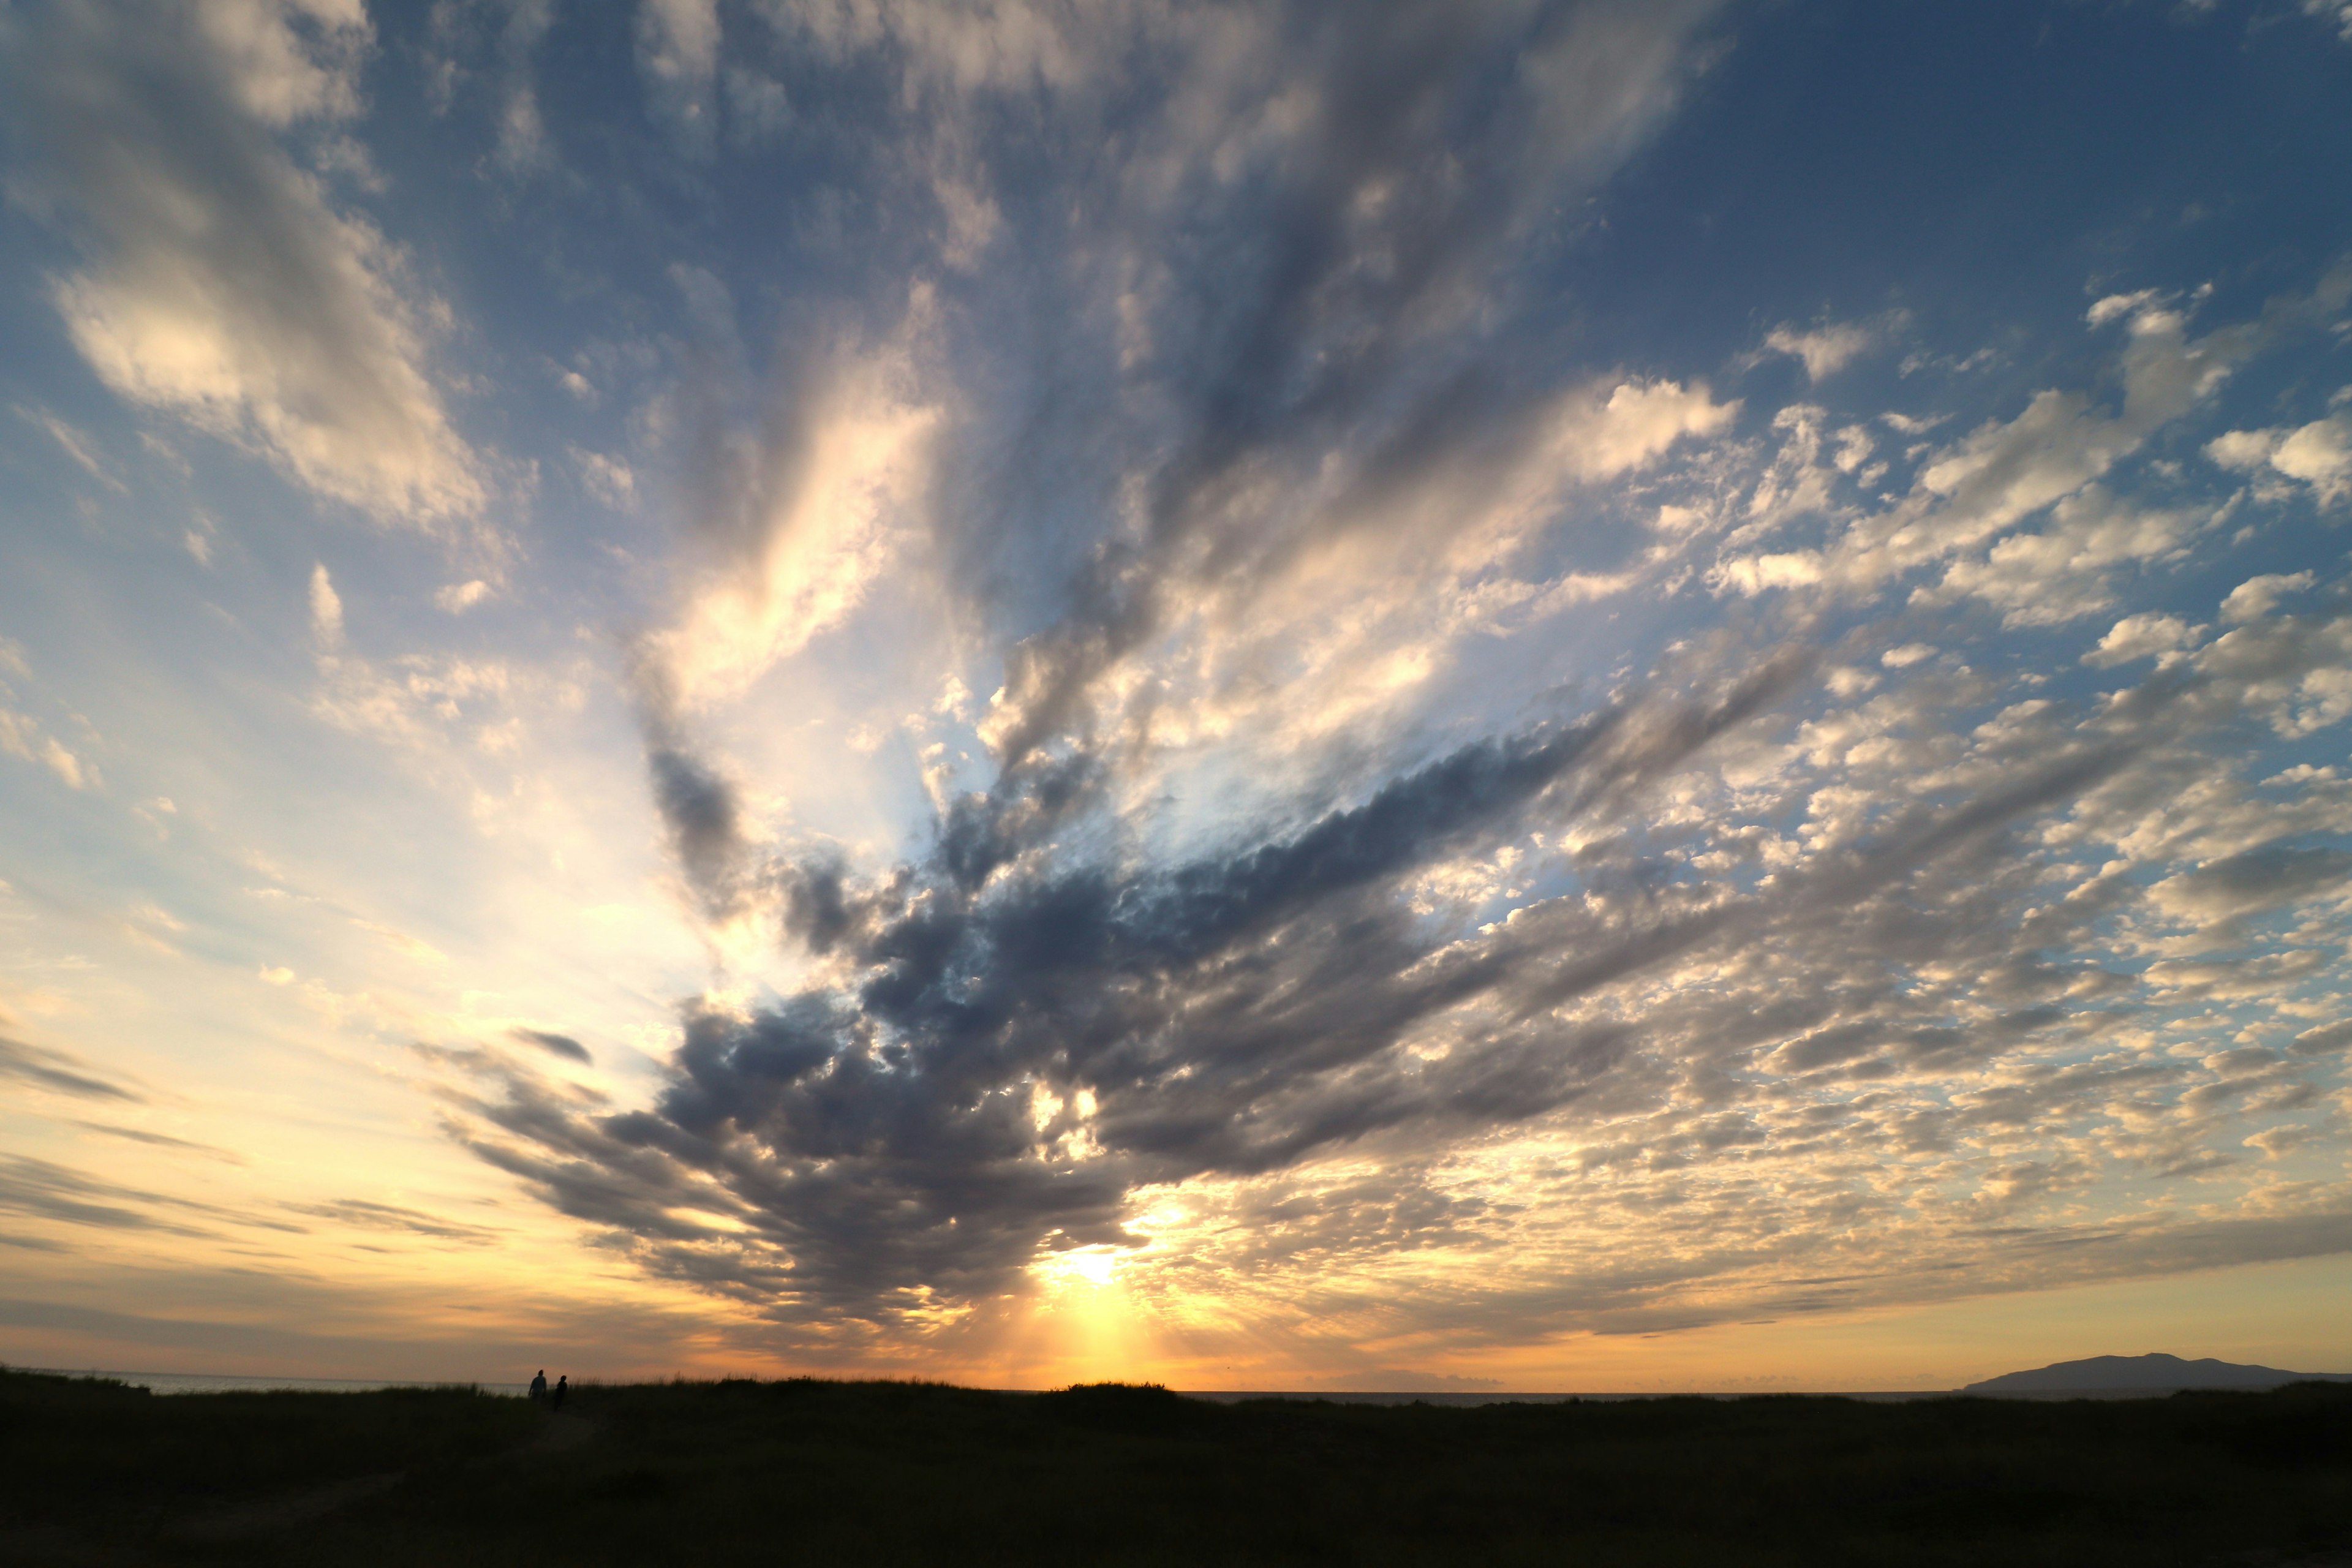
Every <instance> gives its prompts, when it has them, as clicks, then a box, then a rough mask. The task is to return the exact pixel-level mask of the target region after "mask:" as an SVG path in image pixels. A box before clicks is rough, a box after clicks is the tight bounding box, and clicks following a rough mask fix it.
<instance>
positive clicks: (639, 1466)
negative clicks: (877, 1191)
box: [0, 1373, 2352, 1568]
mask: <svg viewBox="0 0 2352 1568" xmlns="http://www.w3.org/2000/svg"><path fill="white" fill-rule="evenodd" d="M2347 1549H2352V1386H2345V1385H2326V1384H2302V1385H2297V1386H2295V1387H2292V1388H2286V1389H2282V1390H2279V1391H2276V1392H2274V1393H2270V1394H2179V1395H2175V1396H2173V1397H2171V1398H2168V1399H2148V1400H2112V1401H2097V1402H2069V1403H2027V1402H2011V1401H1994V1400H1983V1399H1957V1398H1956V1399H1935V1400H1922V1401H1916V1402H1913V1403H1907V1404H1869V1403H1863V1402H1859V1401H1853V1400H1843V1399H1831V1398H1815V1397H1797V1396H1776V1397H1767V1398H1754V1399H1738V1400H1713V1399H1659V1400H1645V1401H1636V1402H1626V1403H1618V1402H1589V1401H1588V1402H1582V1403H1577V1404H1569V1405H1487V1406H1482V1407H1477V1408H1467V1409H1465V1408H1450V1407H1432V1406H1427V1405H1403V1406H1372V1405H1331V1404H1310V1403H1304V1402H1297V1401H1271V1400H1265V1401H1251V1402H1247V1403H1244V1404H1240V1405H1213V1404H1209V1403H1206V1402H1202V1401H1199V1400H1192V1399H1186V1398H1183V1397H1181V1396H1179V1395H1177V1394H1170V1393H1168V1392H1167V1391H1166V1390H1164V1389H1157V1388H1135V1387H1126V1386H1119V1385H1100V1386H1095V1387H1083V1388H1073V1389H1068V1390H1066V1391H1063V1392H1061V1393H1055V1394H990V1393H982V1392H978V1391H974V1390H970V1389H960V1388H952V1387H947V1386H942V1385H938V1384H903V1383H892V1384H875V1383H866V1384H852V1383H824V1382H814V1381H808V1380H795V1381H792V1382H785V1383H749V1382H729V1383H718V1384H683V1383H680V1384H653V1385H645V1386H636V1387H625V1388H600V1387H595V1386H593V1385H591V1386H583V1387H578V1388H575V1390H574V1391H573V1395H572V1405H571V1406H570V1408H569V1409H568V1410H567V1411H566V1412H565V1413H564V1414H563V1415H560V1416H551V1415H548V1414H546V1413H545V1412H544V1411H542V1410H541V1409H538V1408H535V1407H533V1406H531V1405H528V1404H526V1403H524V1402H523V1401H520V1400H515V1399H501V1398H493V1397H490V1396H487V1395H483V1394H475V1393H472V1392H470V1391H467V1390H463V1389H451V1390H429V1391H425V1390H409V1391H398V1392H385V1393H379V1394H198V1395H181V1396H174V1397H171V1398H161V1397H150V1396H147V1395H145V1394H140V1393H138V1392H137V1391H133V1390H126V1389H123V1388H121V1387H120V1386H116V1385H108V1384H93V1383H89V1382H68V1381H67V1380H65V1379H61V1378H54V1377H44V1376H37V1375H32V1374H26V1373H5V1374H0V1560H5V1561H8V1562H31V1563H39V1562H51V1563H71V1562H91V1563H99V1562H104V1563H263V1564H270V1563H286V1564H292V1563H306V1564H309V1563H339V1564H343V1563H348V1564H394V1563H399V1564H420V1565H422V1564H448V1563H512V1564H541V1563H545V1564H555V1563H567V1564H569V1563H698V1564H700V1563H824V1564H833V1563H844V1564H859V1563H877V1564H882V1563H1023V1564H1029V1563H1042V1564H1055V1563H1072V1564H1076V1563H1133V1564H1145V1563H1186V1564H1192V1563H1460V1562H1476V1563H1627V1564H1633V1563H1639V1564H1658V1563H1788V1564H1799V1563H1802V1564H1806V1565H1807V1568H1814V1565H1819V1564H1835V1563H1856V1564H1860V1563H1872V1564H1878V1563H1952V1564H1962V1563H1967V1564H1978V1563H1995V1562H1997V1563H2017V1564H2031V1563H2050V1564H2058V1563H2064V1564H2068V1565H2070V1568H2072V1565H2074V1564H2084V1563H2132V1564H2161V1563H2184V1564H2194V1563H2216V1564H2219V1563H2231V1564H2240V1563H2242V1564H2256V1563H2295V1562H2298V1561H2303V1560H2305V1559H2310V1558H2314V1557H2316V1556H2318V1555H2319V1554H2321V1553H2325V1552H2335V1551H2344V1550H2347Z"/></svg>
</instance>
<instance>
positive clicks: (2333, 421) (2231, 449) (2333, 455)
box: [2205, 414, 2352, 506]
mask: <svg viewBox="0 0 2352 1568" xmlns="http://www.w3.org/2000/svg"><path fill="white" fill-rule="evenodd" d="M2205 455H2206V456H2207V457H2209V458H2212V459H2213V461H2214V462H2216V463H2219V464H2220V465H2221V467H2223V468H2233V469H2235V470H2237V471H2238V472H2240V473H2255V472H2259V471H2260V470H2262V469H2263V468H2272V469H2273V470H2275V471H2277V472H2278V473H2281V474H2284V475H2285V476H2286V477H2287V478H2288V479H2299V480H2301V481H2302V482H2303V483H2305V484H2306V485H2309V486H2310V487H2311V489H2312V493H2313V495H2314V496H2315V498H2316V499H2317V500H2318V501H2319V504H2320V505H2322V506H2334V505H2335V504H2336V502H2337V501H2340V500H2344V499H2345V498H2346V497H2347V496H2352V416H2345V415H2342V414H2336V415H2332V416H2329V417H2327V418H2326V419H2315V420H2313V421H2312V422H2311V423H2310V424H2308V425H2304V426H2297V427H2295V428H2294V429H2273V430H2231V431H2229V432H2227V433H2226V434H2223V435H2221V436H2217V437H2214V438H2213V439H2212V440H2211V441H2209V442H2207V443H2206V446H2205Z"/></svg>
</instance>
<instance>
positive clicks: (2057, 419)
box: [1711, 268, 2352, 625]
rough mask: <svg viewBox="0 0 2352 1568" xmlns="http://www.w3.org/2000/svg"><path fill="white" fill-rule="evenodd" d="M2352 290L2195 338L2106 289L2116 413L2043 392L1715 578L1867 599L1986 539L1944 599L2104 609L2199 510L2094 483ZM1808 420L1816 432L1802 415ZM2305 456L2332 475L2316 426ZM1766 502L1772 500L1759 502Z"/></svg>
mask: <svg viewBox="0 0 2352 1568" xmlns="http://www.w3.org/2000/svg"><path fill="white" fill-rule="evenodd" d="M2347 290H2352V271H2347V270H2346V269H2344V268H2336V270H2334V271H2331V272H2330V273H2329V274H2328V275H2327V276H2326V278H2325V279H2322V280H2321V281H2320V283H2319V284H2318V285H2317V287H2316V288H2315V289H2314V290H2313V291H2312V292H2311V293H2310V294H2308V295H2305V296H2299V297H2288V298H2282V299H2280V300H2273V301H2272V302H2271V304H2270V305H2269V306H2268V307H2266V309H2265V310H2264V311H2263V315H2262V316H2261V318H2259V319H2258V320H2256V321H2245V322H2238V323H2234V324H2231V325H2229V326H2224V327H2219V328H2216V329H2214V330H2213V331H2209V332H2207V333H2206V334H2204V335H2203V336H2202V337H2195V338H2192V337H2190V336H2189V318H2188V316H2187V315H2186V314H2184V313H2183V312H2182V311H2180V310H2174V309H2171V308H2170V307H2168V305H2167V304H2165V303H2164V302H2163V300H2162V298H2161V297H2160V296H2158V294H2156V293H2155V292H2154V291H2143V292H2141V293H2138V294H2132V295H2120V296H2115V297H2111V298H2109V299H2106V300H2101V301H2099V303H2098V304H2097V305H2096V306H2095V307H2093V309H2092V311H2091V322H2092V325H2093V326H2094V327H2095V328H2099V329H2103V330H2112V328H2113V327H2114V325H2115V324H2116V323H2117V322H2122V323H2124V325H2125V333H2126V335H2125V342H2124V345H2123V348H2122V350H2121V352H2120V353H2119V355H2118V359H2117V368H2118V370H2119V371H2120V373H2121V379H2122V382H2123V401H2122V406H2121V408H2120V409H2119V410H2117V411H2116V412H2114V413H2112V414H2111V413H2109V412H2107V411H2105V409H2103V408H2101V407H2100V406H2098V405H2096V404H2095V402H2094V401H2093V399H2091V398H2090V397H2089V396H2088V395H2085V394H2084V393H2081V392H2076V391H2067V390H2062V389H2058V388H2051V389H2047V390H2044V391H2042V392H2040V393H2037V394H2036V395H2034V396H2033V397H2032V400H2031V401H2029V402H2028V403H2027V405H2026V406H2025V407H2024V409H2023V410H2022V411H2021V412H2020V413H2019V414H2018V415H2017V416H2015V417H2013V418H2011V419H2006V420H1998V419H1997V420H1989V421H1987V422H1985V423H1984V424H1982V425H1979V426H1978V427H1977V428H1976V429H1975V430H1973V431H1971V432H1969V435H1968V436H1966V437H1962V438H1961V439H1960V440H1958V441H1956V442H1953V443H1951V444H1949V445H1948V446H1946V447H1942V448H1940V449H1938V450H1934V451H1931V452H1929V453H1927V455H1926V456H1925V458H1924V459H1923V461H1922V462H1921V463H1920V466H1919V468H1918V471H1917V478H1916V479H1915V480H1914V481H1913V483H1912V486H1911V489H1910V491H1909V493H1908V494H1906V495H1905V496H1904V497H1902V498H1901V499H1900V500H1897V501H1896V502H1895V504H1894V505H1892V506H1891V507H1885V508H1884V509H1883V510H1876V509H1864V508H1852V507H1845V508H1832V509H1830V510H1831V515H1832V519H1833V520H1834V525H1833V527H1832V531H1831V532H1830V536H1829V538H1828V540H1827V541H1826V542H1825V543H1823V544H1822V546H1821V547H1819V548H1817V549H1806V550H1793V551H1786V552H1769V553H1768V552H1756V551H1745V552H1733V553H1727V554H1726V555H1725V556H1724V557H1723V558H1722V559H1721V560H1720V561H1718V562H1717V564H1716V565H1715V567H1714V568H1713V569H1712V571H1711V579H1712V581H1713V582H1714V583H1715V584H1716V585H1717V588H1718V589H1719V590H1720V591H1725V592H1734V593H1738V594H1742V595H1759V594H1762V593H1765V592H1768V591H1771V590H1774V589H1788V588H1809V587H1814V586H1816V585H1818V586H1819V587H1821V588H1822V589H1824V590H1826V591H1829V592H1832V593H1834V594H1837V595H1840V596H1843V597H1848V598H1853V597H1858V596H1865V597H1866V596H1869V595H1875V594H1877V593H1878V592H1880V591H1882V590H1883V589H1884V588H1885V586H1886V585H1887V584H1889V583H1890V582H1892V581H1894V580H1895V579H1897V578H1900V577H1902V576H1905V575H1906V574H1910V573H1912V572H1915V571H1917V570H1919V569H1920V568H1922V567H1926V566H1928V565H1930V564H1932V563H1937V562H1942V561H1948V560H1950V559H1951V558H1953V557H1956V556H1960V555H1963V554H1964V553H1967V552H1974V551H1975V550H1977V549H1979V548H1986V549H1988V552H1989V553H1988V555H1987V557H1986V558H1985V559H1984V560H1983V561H1982V562H1975V561H1960V562H1958V563H1955V564H1953V565H1952V566H1950V567H1949V568H1948V577H1947V580H1946V582H1945V584H1943V585H1942V586H1941V588H1940V589H1939V590H1938V592H1940V594H1941V595H1943V596H1946V597H1950V596H1954V595H1959V594H1963V593H1969V594H1975V593H1982V594H1983V595H1986V596H1987V597H1990V598H1992V599H1993V600H1994V601H1995V602H1996V603H2000V604H2001V605H2004V606H2005V607H2006V608H2007V610H2008V612H2009V614H2010V616H2012V617H2014V618H2013V620H2012V624H2027V625H2031V624H2037V623H2038V624H2053V623H2054V622H2057V621H2063V620H2066V619H2071V618H2073V617H2074V616H2077V615H2083V614H2089V613H2091V612H2093V611H2095V610H2096V609H2099V608H2102V607H2104V606H2105V605H2106V604H2107V603H2109V602H2110V601H2111V598H2112V594H2111V592H2110V591H2109V589H2108V587H2107V585H2106V584H2107V582H2108V579H2109V576H2110V574H2111V571H2112V569H2113V568H2116V567H2119V566H2122V565H2124V564H2126V563H2133V562H2138V561H2147V560H2161V559H2163V558H2164V557H2166V556H2167V555H2168V554H2169V553H2170V552H2173V551H2175V550H2176V549H2178V548H2179V544H2180V542H2181V541H2182V540H2183V539H2184V538H2185V537H2186V533H2187V531H2189V529H2191V528H2192V527H2193V526H2195V524H2196V522H2197V521H2198V520H2194V519H2189V518H2186V517H2183V516H2180V515H2178V514H2174V513H2171V512H2168V511H2154V510H2147V511H2141V510H2137V509H2125V510H2120V511H2119V510H2117V509H2116V506H2115V503H2114V501H2113V500H2112V498H2111V497H2109V496H2108V495H2107V494H2106V493H2105V491H2103V490H2095V489H2092V488H2091V487H2094V486H2095V484H2096V483H2097V482H2098V481H2100V480H2103V479H2105V478H2106V477H2107V475H2108V474H2109V473H2110V472H2111V471H2112V470H2113V469H2114V468H2115V467H2116V464H2117V463H2119V462H2120V461H2122V460H2123V459H2124V458H2126V457H2128V456H2130V455H2131V454H2133V453H2135V452H2137V450H2138V449H2139V448H2140V447H2141V446H2142V445H2143V444H2145V443H2146V442H2147V439H2148V438H2149V437H2151V436H2152V435H2153V434H2154V433H2155V432H2156V431H2158V429H2160V428H2162V427H2164V426H2167V425H2168V424H2170V423H2171V422H2172V421H2174V420H2176V419H2179V418H2180V417H2181V416H2184V415H2186V414H2188V413H2189V411H2190V410H2192V409H2193V408H2195V407H2197V406H2198V405H2200V404H2202V403H2203V402H2205V401H2206V400H2207V399H2209V398H2210V397H2211V396H2212V395H2214V394H2215V393H2216V392H2217V391H2218V390H2219V389H2220V388H2221V386H2222V385H2223V384H2225V383H2226V382H2227V381H2228V379H2229V377H2230V376H2231V374H2232V373H2233V372H2234V371H2235V369H2236V368H2237V367H2238V366H2239V365H2241V364H2242V363H2245V361H2246V360H2247V359H2249V358H2250V357H2251V356H2252V355H2253V354H2254V353H2256V352H2258V351H2259V350H2260V349H2261V348H2262V347H2263V345H2264V344H2265V343H2267V342H2273V341H2275V340H2276V339H2277V337H2278V336H2279V335H2280V334H2281V333H2284V332H2286V331H2293V330H2295V329H2296V328H2297V327H2299V326H2301V325H2305V324H2308V323H2309V322H2311V321H2315V320H2317V319H2324V318H2325V317H2326V315H2327V314H2328V313H2329V312H2332V311H2334V310H2337V309H2340V308H2341V306H2342V303H2343V300H2344V297H2345V294H2346V292H2347ZM1783 417H1784V418H1785V417H1787V415H1786V414H1785V413H1784V415H1783ZM1798 433H1799V435H1803V434H1804V431H1803V428H1802V427H1800V429H1799V432H1798ZM2230 439H2231V438H2228V437H2225V438H2224V442H2223V445H2222V447H2221V449H2222V450H2223V451H2224V452H2226V453H2228V454H2230V455H2231V461H2233V462H2236V461H2242V460H2244V459H2245V453H2244V452H2243V451H2242V450H2241V448H2240V447H2239V446H2232V445H2229V444H2228V442H2229V441H2230ZM2210 450H2211V448H2210V447H2209V451H2210ZM2299 460H2300V461H2303V462H2304V466H2305V467H2306V468H2310V469H2311V471H2312V472H2314V473H2319V474H2323V475H2324V474H2326V473H2330V472H2332V470H2331V469H2329V468H2327V463H2328V459H2327V458H2326V443H2325V440H2324V439H2321V438H2317V437H2315V439H2314V441H2313V443H2311V445H2310V447H2309V448H2308V452H2307V455H2306V458H2303V459H2299ZM2314 482H2318V481H2314ZM1761 495H1762V492H1761V491H1760V490H1759V497H1760V496H1761ZM1809 499H1811V500H1815V502H1816V504H1817V505H1818V503H1819V501H1820V500H1823V499H1826V498H1825V495H1824V494H1823V493H1822V492H1821V491H1819V490H1816V491H1815V492H1813V493H1812V495H1811V497H1809ZM2059 503H2066V504H2067V507H2068V510H2067V514H2066V515H2064V516H2061V517H2057V518H2056V520H2055V521H2057V523H2058V526H2057V527H2056V528H2054V529H2053V530H2051V531H2047V532H2045V533H2043V534H2042V535H2040V536H2026V537H2013V538H2009V539H2002V538H2001V537H2000V536H2002V535H2004V534H2008V533H2010V531H2011V530H2012V529H2015V528H2016V527H2017V526H2018V525H2019V524H2020V523H2022V522H2024V521H2027V520H2028V519H2030V518H2031V517H2032V516H2033V515H2035V514H2036V513H2038V512H2041V511H2042V510H2044V509H2046V508H2053V507H2054V506H2056V505H2058V504H2059ZM1753 504H1754V507H1755V510H1762V504H1763V503H1762V501H1761V500H1759V501H1757V502H1755V503H1753ZM2051 569H2055V570H2056V571H2057V572H2058V577H2057V579H2056V580H2055V581H2054V582H2053V583H2051V584H2048V586H2047V590H2046V591H2045V590H2044V589H2043V588H2042V586H2041V585H2040V584H2042V578H2041V577H2040V575H2039V574H2040V573H2042V571H2045V570H2051ZM1935 596H1936V595H1934V594H1931V595H1929V597H1930V599H1931V601H1932V599H1933V598H1934V597H1935Z"/></svg>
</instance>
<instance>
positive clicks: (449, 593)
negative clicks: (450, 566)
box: [433, 577, 496, 616]
mask: <svg viewBox="0 0 2352 1568" xmlns="http://www.w3.org/2000/svg"><path fill="white" fill-rule="evenodd" d="M495 591H496V590H494V589H493V588H491V586H490V585H489V584H488V583H485V582H484V581H482V580H481V579H480V578H479V577H476V578H474V579H473V580H471V581H470V582H465V583H451V584H447V585H446V586H445V587H440V588H436V589H435V590H434V591H433V602H434V603H435V604H436V605H439V606H440V607H441V608H442V609H444V610H446V611H447V612H448V613H449V614H451V615H453V616H459V615H463V614H465V613H466V612H467V610H470V609H472V608H473V607H474V606H475V605H478V604H480V603H481V602H482V601H483V600H485V599H487V598H488V597H489V596H490V595H491V594H492V593H494V592H495Z"/></svg>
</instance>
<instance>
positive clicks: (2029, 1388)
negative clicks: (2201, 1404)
mask: <svg viewBox="0 0 2352 1568" xmlns="http://www.w3.org/2000/svg"><path fill="white" fill-rule="evenodd" d="M2290 1383H2352V1373H2328V1372H2281V1371H2279V1369H2278V1368H2276V1367H2274V1366H2240V1365H2238V1364H2236V1363H2232V1362H2226V1361H2215V1360H2214V1359H2213V1358H2212V1357H2210V1356H2207V1357H2205V1358H2204V1359H2203V1360H2201V1361H2183V1360H2181V1359H2180V1358H2179V1356H2177V1355H2162V1354H2158V1355H2095V1356H2092V1357H2090V1358H2089V1359H2088V1360H2085V1361H2062V1362H2058V1363H2054V1364H2053V1365H2050V1366H2044V1367H2037V1368H2035V1369H2034V1370H2033V1371H2032V1372H2012V1373H2007V1374H2005V1375H2003V1376H2000V1377H1989V1378H1987V1379H1985V1381H1984V1382H1982V1383H1972V1384H1969V1385H1968V1386H1967V1387H1966V1388H1964V1389H1962V1390H1960V1392H1961V1393H1963V1394H2177V1393H2179V1391H2181V1390H2182V1389H2187V1388H2236V1389H2264V1388H2284V1387H2285V1386H2286V1385H2287V1384H2290Z"/></svg>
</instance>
